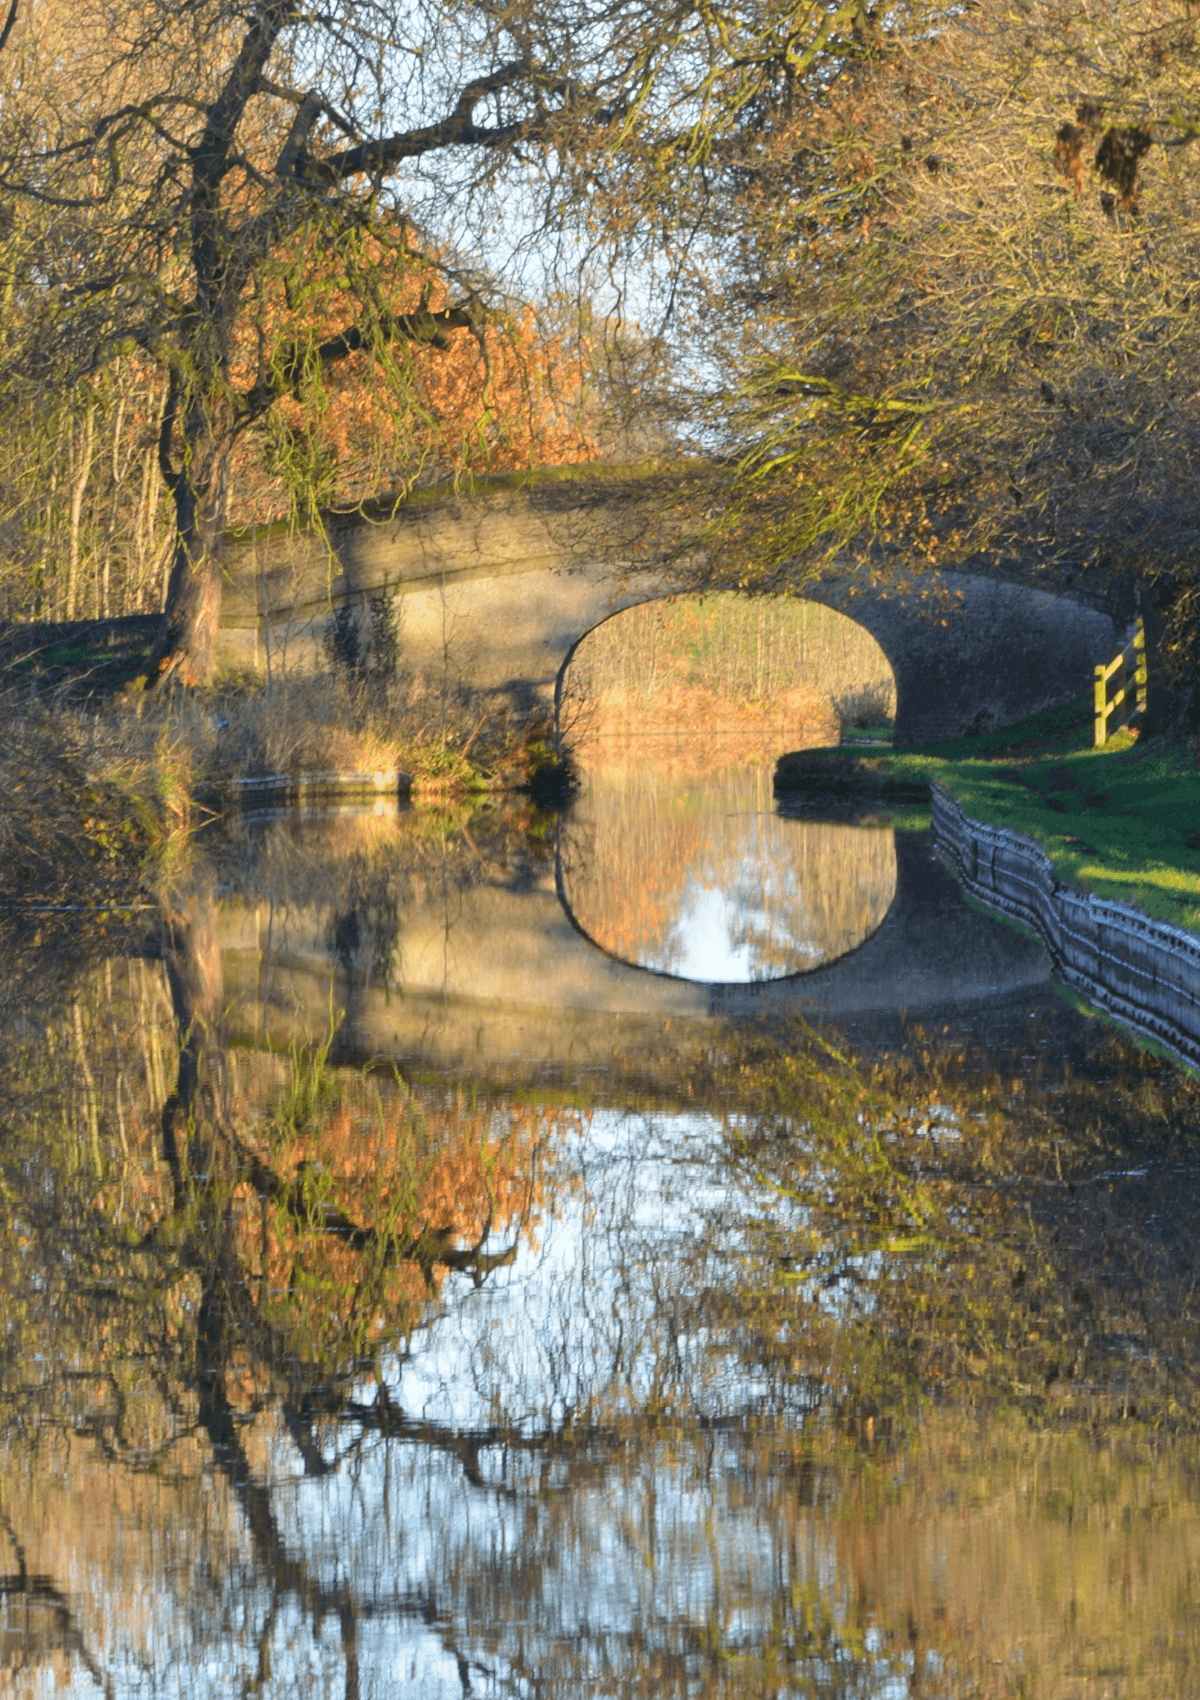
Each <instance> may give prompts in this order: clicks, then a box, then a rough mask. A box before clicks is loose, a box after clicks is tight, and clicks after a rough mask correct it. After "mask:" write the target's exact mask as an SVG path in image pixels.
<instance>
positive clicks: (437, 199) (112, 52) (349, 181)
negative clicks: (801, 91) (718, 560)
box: [0, 0, 867, 681]
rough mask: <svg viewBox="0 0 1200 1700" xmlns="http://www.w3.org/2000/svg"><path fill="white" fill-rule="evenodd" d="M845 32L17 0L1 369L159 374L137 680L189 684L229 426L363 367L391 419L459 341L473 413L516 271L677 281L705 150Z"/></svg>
mask: <svg viewBox="0 0 1200 1700" xmlns="http://www.w3.org/2000/svg"><path fill="white" fill-rule="evenodd" d="M866 16H867V14H866V11H865V9H864V8H863V7H862V5H861V4H860V3H859V0H853V3H847V0H833V3H832V4H828V3H827V4H821V3H816V4H814V3H812V0H803V3H802V4H800V5H798V6H797V5H796V4H795V3H794V0H760V3H759V4H756V5H755V6H754V7H752V8H750V9H749V10H744V9H740V8H734V7H726V6H716V7H713V6H710V5H708V4H703V5H693V4H687V5H683V6H680V5H678V4H676V3H675V0H655V3H653V4H650V5H646V4H644V3H642V0H636V3H635V0H618V3H617V4H589V3H587V0H581V3H579V4H573V5H571V6H569V7H565V8H564V7H563V6H561V5H558V4H554V5H551V4H548V3H546V0H517V3H516V4H512V5H502V6H494V5H491V4H484V3H473V4H469V5H465V6H463V5H453V6H452V5H449V4H445V3H444V0H418V3H417V4H412V5H405V6H400V5H396V4H392V3H390V0H344V3H341V4H339V5H337V6H335V7H333V8H332V9H330V10H327V11H312V10H310V9H309V8H307V7H306V6H304V5H302V4H299V3H298V0H253V3H250V4H246V3H244V0H243V3H236V0H197V3H196V4H194V5H191V6H187V7H180V6H178V5H177V4H174V3H173V0H138V3H136V4H132V5H130V4H126V3H124V0H121V3H119V4H118V3H117V0H86V3H85V4H82V5H81V6H79V7H77V8H74V9H73V10H72V12H71V13H70V15H69V16H67V15H65V14H64V12H63V11H62V9H61V8H57V7H53V8H52V7H51V6H50V5H48V4H46V3H45V0H40V3H39V0H30V5H29V7H28V9H27V11H25V12H24V14H23V15H22V16H21V18H20V21H19V23H18V25H17V28H16V30H15V32H14V35H13V38H12V41H11V42H10V44H9V47H8V50H7V53H6V59H5V72H6V89H5V95H4V102H3V108H2V112H0V194H3V195H4V197H5V203H6V205H7V206H8V207H10V208H16V209H17V211H16V212H15V213H13V214H12V215H11V216H12V218H13V219H15V220H16V221H17V222H19V224H20V235H19V238H14V240H13V241H12V243H10V260H9V268H8V274H9V282H8V289H9V292H10V303H11V306H12V309H13V311H12V314H11V315H10V327H14V328H10V332H9V346H8V349H7V350H6V353H7V355H8V362H7V364H8V370H9V373H10V375H11V374H18V375H19V378H20V382H21V384H22V385H24V386H25V389H26V391H28V390H29V388H30V387H32V388H33V390H34V391H35V392H37V393H38V394H40V395H43V396H44V395H46V394H49V393H52V392H53V393H62V392H63V391H66V390H70V389H71V388H72V386H75V385H78V383H79V382H80V381H85V380H87V379H88V378H89V377H90V376H92V375H94V374H97V373H99V372H100V371H102V370H104V369H106V368H107V367H109V366H110V365H111V364H112V362H113V361H114V360H118V359H121V358H129V357H137V358H139V359H141V360H143V361H145V362H147V363H148V364H149V365H150V366H152V367H153V368H154V369H155V370H156V371H158V372H159V373H161V374H162V383H163V394H162V398H161V407H160V410H159V413H158V418H157V438H158V462H159V471H160V473H161V476H162V478H163V480H164V483H165V485H166V487H167V489H168V491H169V492H170V494H171V497H172V500H173V505H174V515H173V526H174V534H175V538H176V546H175V551H174V557H173V561H172V565H171V570H170V581H169V590H168V596H167V621H166V629H165V631H164V636H163V640H162V643H161V644H160V646H159V653H158V656H157V670H158V677H159V678H160V679H165V678H168V677H171V676H173V675H178V676H179V677H180V678H182V679H185V680H197V681H199V680H203V679H204V678H206V677H207V676H208V673H209V671H210V669H211V665H212V637H213V633H214V630H215V625H216V619H217V612H218V608H219V599H220V574H219V565H218V563H219V556H220V537H221V534H222V532H223V530H224V528H225V524H226V520H227V517H228V484H229V475H230V466H231V461H232V457H233V455H234V452H235V450H236V448H237V445H238V443H239V441H240V440H241V439H242V438H243V437H244V436H245V434H246V433H247V432H248V431H250V430H252V429H253V428H254V427H255V426H256V425H257V424H259V423H260V422H261V421H263V420H265V419H266V418H267V417H268V416H269V415H271V413H272V410H274V409H276V408H277V407H278V406H279V404H280V403H282V402H284V401H285V399H287V398H290V399H291V400H292V401H293V402H296V403H299V404H300V405H301V407H302V408H304V409H306V410H307V412H308V413H309V414H311V413H313V412H315V413H316V414H318V415H319V414H320V412H321V409H322V406H323V400H324V398H325V396H326V394H327V380H328V376H329V374H330V372H331V371H332V370H333V369H334V368H335V367H337V366H339V365H340V364H342V363H343V362H346V361H348V360H353V359H354V358H355V357H357V356H362V357H365V358H366V360H367V361H368V363H369V365H370V367H371V370H372V372H373V373H374V375H375V376H376V377H377V378H378V379H379V380H381V381H382V383H383V384H384V385H385V387H386V389H387V391H388V393H389V396H390V407H391V411H392V414H393V417H395V418H399V419H401V420H407V419H411V418H412V417H413V416H414V414H419V413H420V410H421V408H422V406H423V400H422V396H421V387H420V384H419V383H418V382H417V379H416V370H417V366H418V364H419V360H418V356H419V355H420V354H421V353H422V352H428V351H431V350H432V351H442V350H446V349H449V348H452V347H454V346H456V339H459V340H461V339H462V338H463V337H469V338H473V339H475V342H476V344H477V346H478V348H479V351H480V356H481V368H482V373H483V379H482V382H483V388H484V392H485V393H486V384H487V379H488V375H489V373H488V368H489V364H490V352H489V351H490V348H491V347H494V339H495V338H496V336H497V335H502V334H503V330H504V326H505V322H506V315H507V316H508V318H509V322H511V312H512V309H513V307H514V305H515V304H516V302H517V301H518V300H519V298H520V288H519V286H521V285H529V284H530V283H531V280H532V281H535V282H537V283H538V284H539V286H542V287H543V288H544V287H545V285H546V284H547V280H549V279H550V278H552V277H555V276H557V277H559V278H561V277H562V276H564V275H567V274H568V273H573V274H575V275H578V274H579V271H580V267H581V265H585V264H591V265H592V266H593V267H594V266H596V265H602V266H603V267H604V268H605V270H606V275H607V276H608V277H609V278H610V280H611V282H612V287H613V288H614V289H616V290H617V292H618V293H619V292H620V290H621V288H622V287H623V286H624V285H623V279H624V278H625V277H626V276H627V272H628V268H629V267H631V266H637V265H640V266H641V267H642V271H643V275H644V276H645V277H648V278H654V279H657V280H659V281H661V280H663V279H664V278H666V279H667V280H668V287H669V278H670V276H673V275H674V273H675V272H676V271H677V269H678V265H679V261H680V254H681V252H682V251H683V250H685V249H686V248H687V245H688V242H689V240H690V229H689V220H688V217H687V216H686V207H687V204H688V199H689V197H693V198H694V197H699V199H700V201H702V200H703V197H704V195H705V193H706V192H707V187H708V182H709V177H710V175H711V168H710V162H711V160H712V159H713V158H714V156H715V152H716V151H717V150H719V148H720V146H721V145H722V144H723V138H725V137H726V136H728V135H729V134H731V133H734V132H735V131H736V130H737V129H738V128H739V127H742V126H744V125H746V124H747V123H750V124H753V123H755V122H757V121H758V115H759V114H760V112H761V111H762V110H764V109H765V107H766V106H767V105H769V104H770V102H771V101H772V100H773V99H774V98H775V97H776V93H777V91H778V89H779V88H780V87H789V86H793V85H797V84H799V83H801V82H802V81H803V80H804V79H805V78H812V77H814V76H815V77H817V78H818V79H819V78H820V77H821V76H822V75H824V74H826V72H827V67H828V66H830V65H831V64H835V63H837V62H838V60H839V58H844V57H845V56H846V55H847V54H853V53H855V52H857V51H859V47H858V41H859V38H860V36H861V34H862V30H863V27H864V20H865V19H866ZM18 320H19V326H18ZM489 337H490V338H492V339H493V341H492V343H489ZM510 341H511V339H510ZM485 411H486V407H485ZM85 416H86V407H85ZM493 423H494V421H488V422H486V426H485V428H490V426H491V425H492V424H493ZM400 434H401V436H403V435H404V431H403V429H401V431H400ZM501 434H503V433H502V432H501ZM284 435H285V439H286V445H285V446H286V447H287V448H288V449H289V450H291V451H296V452H299V451H300V450H301V449H303V448H304V446H305V434H304V431H300V432H299V433H297V432H296V431H295V430H292V431H291V434H290V437H289V436H288V433H287V432H285V434H284ZM84 459H86V455H85V454H84V452H83V450H82V449H81V453H80V464H81V465H82V463H83V460H84ZM300 461H301V471H303V470H304V467H303V455H301V456H300ZM76 475H78V473H77V474H76Z"/></svg>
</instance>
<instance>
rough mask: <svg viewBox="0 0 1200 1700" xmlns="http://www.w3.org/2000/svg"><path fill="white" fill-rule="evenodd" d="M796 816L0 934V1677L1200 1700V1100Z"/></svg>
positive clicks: (311, 857)
mask: <svg viewBox="0 0 1200 1700" xmlns="http://www.w3.org/2000/svg"><path fill="white" fill-rule="evenodd" d="M770 778H771V770H770V765H769V764H763V763H762V762H761V761H760V762H759V763H757V764H755V763H754V762H745V763H738V762H736V761H726V762H724V763H714V762H708V763H706V765H705V768H704V770H703V771H696V768H695V764H693V765H692V766H690V767H689V764H688V761H687V758H686V755H681V754H679V753H676V754H675V755H673V756H672V757H671V759H669V760H668V759H663V760H660V761H659V762H658V763H657V765H655V764H651V763H647V762H646V761H645V760H641V759H639V760H638V761H627V760H622V759H619V753H617V754H614V755H613V756H612V758H611V759H609V760H608V761H607V762H605V761H602V760H600V759H597V760H596V761H595V763H594V765H593V767H592V769H591V770H590V771H589V772H587V773H585V775H584V784H583V788H582V791H581V794H580V796H579V797H578V799H577V800H576V802H575V803H574V804H573V805H572V806H571V808H570V809H569V810H567V811H566V812H565V813H564V814H563V815H562V816H557V815H552V814H546V813H542V812H539V811H538V810H536V809H534V808H532V807H531V806H527V805H525V804H520V805H518V804H516V803H511V802H510V803H506V804H504V805H502V806H496V807H488V808H484V809H479V810H475V811H473V812H472V811H470V810H468V809H466V808H462V809H459V810H458V811H457V812H456V811H455V810H454V809H450V810H448V811H447V812H444V813H438V812H437V811H435V810H430V809H423V810H411V811H402V810H399V809H397V808H394V807H386V806H382V805H380V806H372V807H371V808H370V809H366V808H364V809H362V810H354V809H347V810H342V811H339V812H329V813H325V814H322V813H319V812H314V813H309V814H290V815H277V816H264V817H263V818H261V819H253V818H249V817H247V818H242V819H239V820H236V821H232V822H229V823H226V824H225V826H224V827H222V828H221V829H220V835H219V836H218V834H217V832H216V831H214V832H213V833H212V834H210V835H207V836H209V837H211V842H210V843H205V842H204V841H203V840H201V841H199V842H198V843H197V845H196V846H195V847H194V849H193V850H192V851H191V852H190V853H189V854H188V856H187V857H186V858H185V859H184V860H183V861H182V862H181V864H180V865H179V866H178V867H177V868H175V869H174V870H173V871H172V875H171V885H170V889H169V891H168V892H167V894H166V895H165V897H164V899H163V903H162V906H161V912H160V911H158V910H150V911H145V912H143V911H138V912H134V913H131V914H127V915H109V916H105V917H94V918H91V919H89V918H87V917H78V916H75V917H62V916H57V917H56V916H54V915H47V916H43V917H40V918H38V919H36V921H35V920H33V919H29V920H27V921H25V922H22V923H20V924H18V923H17V922H16V921H12V922H9V923H6V925H8V926H9V928H10V931H9V935H8V937H7V939H6V941H5V950H4V953H3V961H4V968H3V994H2V995H3V1004H2V1008H0V1019H2V1021H3V1035H2V1045H0V1070H2V1072H3V1079H2V1082H0V1126H2V1127H3V1132H4V1137H3V1143H2V1145H0V1165H2V1166H0V1185H2V1186H3V1210H2V1212H0V1271H2V1279H0V1308H2V1315H0V1323H2V1327H3V1335H2V1339H3V1353H2V1355H0V1403H2V1405H3V1424H2V1442H0V1691H3V1692H6V1693H12V1694H14V1695H18V1696H22V1697H24V1696H31V1697H32V1696H39V1697H40V1696H49V1695H50V1694H55V1695H62V1694H68V1695H72V1696H80V1697H83V1696H89V1697H90V1696H93V1695H94V1696H106V1697H108V1696H111V1697H113V1700H117V1697H121V1700H125V1697H127V1696H128V1697H133V1696H138V1697H141V1696H155V1697H157V1696H185V1695H186V1696H189V1697H190V1696H210V1695H211V1696H221V1697H222V1700H225V1697H227V1696H229V1695H256V1696H276V1695H278V1696H284V1695H287V1696H293V1695H302V1696H314V1697H317V1696H320V1697H324V1696H327V1695H328V1696H346V1697H363V1700H366V1697H368V1696H370V1697H375V1696H380V1697H382V1696H388V1697H391V1696H403V1697H408V1696H412V1697H422V1700H424V1697H429V1700H440V1697H442V1696H445V1697H452V1696H453V1697H458V1696H463V1695H477V1696H489V1697H501V1696H504V1697H507V1696H520V1697H529V1700H533V1697H539V1700H540V1697H563V1700H567V1697H570V1700H575V1697H582V1700H592V1697H597V1700H598V1697H601V1696H603V1697H609V1696H612V1697H614V1700H615V1697H622V1700H624V1697H632V1696H640V1695H646V1696H651V1695H653V1696H669V1697H673V1696H679V1697H685V1696H686V1697H689V1700H690V1697H693V1696H695V1697H702V1696H743V1695H744V1696H782V1695H793V1694H795V1695H805V1696H811V1697H819V1700H826V1697H828V1700H833V1697H838V1700H843V1697H845V1700H850V1697H854V1700H858V1697H863V1700H867V1697H872V1700H901V1697H907V1696H926V1697H929V1696H937V1697H942V1696H946V1697H955V1700H958V1697H966V1696H985V1697H992V1696H995V1697H996V1700H1000V1697H1002V1696H1003V1697H1006V1700H1007V1697H1011V1696H1017V1695H1020V1696H1025V1697H1033V1696H1038V1697H1040V1696H1047V1697H1049V1696H1054V1697H1062V1700H1083V1697H1087V1700H1092V1697H1095V1700H1100V1697H1117V1696H1143V1695H1144V1696H1147V1697H1150V1696H1154V1697H1156V1700H1157V1697H1160V1696H1180V1697H1182V1696H1192V1695H1195V1694H1196V1693H1197V1692H1200V1442H1198V1435H1200V1390H1198V1387H1197V1374H1198V1370H1200V1338H1198V1329H1197V1323H1196V1307H1197V1305H1198V1304H1200V1298H1198V1296H1197V1281H1198V1278H1200V1259H1198V1257H1197V1251H1196V1235H1195V1222H1196V1220H1197V1212H1198V1209H1200V1090H1198V1088H1197V1086H1196V1083H1195V1082H1193V1080H1192V1079H1191V1078H1190V1077H1188V1076H1187V1075H1185V1074H1184V1073H1183V1072H1182V1071H1180V1070H1179V1069H1178V1068H1176V1067H1175V1066H1174V1065H1173V1064H1171V1063H1170V1062H1169V1061H1167V1060H1165V1059H1163V1058H1160V1057H1157V1056H1154V1055H1152V1054H1150V1053H1148V1052H1146V1051H1144V1050H1139V1049H1137V1048H1135V1047H1134V1046H1133V1045H1132V1044H1131V1043H1129V1042H1128V1040H1127V1039H1126V1038H1124V1037H1123V1036H1122V1035H1121V1034H1120V1033H1119V1032H1117V1031H1116V1030H1114V1029H1113V1028H1112V1027H1111V1026H1109V1025H1107V1024H1106V1023H1104V1022H1103V1021H1101V1020H1100V1019H1099V1018H1097V1017H1096V1016H1094V1015H1092V1014H1089V1013H1088V1012H1087V1011H1085V1010H1082V1009H1079V1008H1077V1007H1074V1006H1073V1005H1072V1004H1070V1003H1068V1002H1067V1001H1065V999H1064V998H1063V997H1062V996H1061V995H1060V993H1059V992H1058V991H1057V990H1056V988H1055V987H1054V985H1053V984H1052V982H1051V980H1050V978H1049V975H1048V972H1047V969H1046V965H1045V962H1044V960H1043V958H1042V956H1041V953H1040V951H1039V950H1038V948H1037V947H1036V945H1034V944H1033V943H1032V941H1030V940H1028V939H1026V938H1025V937H1024V936H1023V935H1021V934H1019V933H1016V932H1015V931H1013V930H1012V929H1010V928H1007V927H1006V926H1004V925H1002V924H1001V923H1000V922H999V921H997V920H995V919H993V918H992V917H989V916H987V915H984V914H982V913H981V912H980V911H978V910H976V909H973V908H971V907H970V906H968V905H967V904H966V903H965V902H964V901H963V899H962V897H961V895H960V893H959V890H958V887H957V886H956V884H955V882H954V880H953V878H952V875H951V874H950V872H949V870H948V869H947V868H946V867H945V866H944V865H943V864H942V862H941V861H940V860H939V859H938V858H937V856H936V852H935V849H934V846H933V845H932V844H931V842H930V840H929V836H928V831H927V827H926V824H925V823H924V822H923V821H922V820H921V819H920V818H919V816H916V815H912V816H905V817H896V818H893V819H891V820H887V819H883V818H879V817H867V816H863V815H855V814H854V813H853V812H852V811H846V810H843V811H842V812H840V813H831V812H830V811H828V810H821V809H820V808H817V807H815V806H814V807H812V808H808V809H804V810H799V811H797V812H796V814H795V815H794V816H793V817H791V818H787V817H785V816H783V815H781V814H780V813H779V812H778V811H777V809H776V807H775V804H774V801H773V798H772V794H771V785H770Z"/></svg>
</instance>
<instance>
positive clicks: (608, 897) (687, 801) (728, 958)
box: [562, 751, 896, 983]
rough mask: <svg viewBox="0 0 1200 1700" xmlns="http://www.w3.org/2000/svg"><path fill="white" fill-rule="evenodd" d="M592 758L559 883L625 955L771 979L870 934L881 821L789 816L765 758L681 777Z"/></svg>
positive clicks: (881, 870)
mask: <svg viewBox="0 0 1200 1700" xmlns="http://www.w3.org/2000/svg"><path fill="white" fill-rule="evenodd" d="M590 755H591V758H592V759H593V760H594V762H595V765H593V766H590V767H588V768H586V769H585V771H584V774H583V789H582V792H581V795H580V797H579V799H578V801H577V802H576V803H575V805H574V807H573V808H572V810H571V812H570V815H569V817H568V819H567V822H566V824H565V829H564V832H563V837H562V869H563V890H564V895H565V897H566V900H567V902H568V904H569V905H570V908H571V911H572V913H573V915H574V917H575V920H576V921H577V923H578V924H579V926H580V927H581V928H582V929H583V931H584V932H585V933H586V934H587V935H588V937H589V938H591V939H593V940H594V941H595V942H596V943H597V944H599V945H600V946H602V948H603V949H605V950H607V951H609V952H610V953H611V954H612V955H614V956H618V957H620V958H621V959H622V960H623V961H625V962H631V963H636V964H638V965H639V966H641V967H644V968H652V969H655V970H657V971H658V972H660V973H667V974H675V975H679V976H681V977H682V978H684V979H689V980H701V981H707V982H709V983H732V982H742V981H749V980H769V979H777V978H781V977H783V976H785V975H788V974H796V973H803V972H805V971H807V970H809V969H812V968H817V967H820V965H821V964H822V963H824V962H831V961H834V960H835V959H836V958H837V957H839V956H844V955H845V954H846V952H847V951H850V950H854V949H855V948H856V947H857V946H858V945H860V944H862V943H863V941H864V940H865V939H867V938H869V937H870V936H871V934H872V933H873V932H874V931H875V929H876V928H877V927H878V926H879V924H880V922H881V921H882V920H883V918H884V916H885V915H886V914H887V911H888V908H889V907H890V905H891V902H892V899H893V897H894V896H895V894H896V853H895V846H894V842H893V835H892V832H891V830H890V829H889V828H887V827H886V826H881V825H879V824H875V825H852V824H848V823H845V822H841V821H826V820H789V819H785V818H782V817H781V816H779V815H778V814H776V813H775V811H774V799H773V797H772V795H771V769H770V767H763V766H758V767H746V766H737V765H728V766H726V767H724V768H717V769H715V770H714V771H711V772H709V773H707V774H705V775H704V776H703V777H700V776H697V775H694V774H693V775H688V774H684V775H682V776H681V775H680V774H679V772H678V771H677V770H674V769H672V768H670V767H667V768H661V767H660V768H656V767H655V766H654V765H653V763H652V762H647V761H642V762H636V763H632V762H628V763H622V764H620V765H605V764H603V763H602V762H600V761H599V760H598V758H596V756H595V752H594V751H592V752H590Z"/></svg>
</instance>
